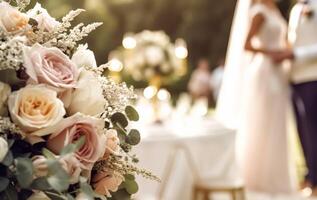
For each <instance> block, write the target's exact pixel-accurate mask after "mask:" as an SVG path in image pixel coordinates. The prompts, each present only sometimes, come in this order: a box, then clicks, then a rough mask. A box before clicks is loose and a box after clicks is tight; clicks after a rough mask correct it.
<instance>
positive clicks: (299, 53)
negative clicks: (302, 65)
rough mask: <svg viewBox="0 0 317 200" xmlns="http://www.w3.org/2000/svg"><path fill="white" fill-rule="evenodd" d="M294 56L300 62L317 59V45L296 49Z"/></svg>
mask: <svg viewBox="0 0 317 200" xmlns="http://www.w3.org/2000/svg"><path fill="white" fill-rule="evenodd" d="M294 55H295V59H296V60H297V61H299V62H305V61H309V60H314V59H317V44H311V45H308V46H302V47H297V48H295V49H294Z"/></svg>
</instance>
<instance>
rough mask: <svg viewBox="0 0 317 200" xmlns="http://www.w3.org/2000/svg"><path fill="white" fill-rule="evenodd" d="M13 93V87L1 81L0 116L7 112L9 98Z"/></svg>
mask: <svg viewBox="0 0 317 200" xmlns="http://www.w3.org/2000/svg"><path fill="white" fill-rule="evenodd" d="M10 93H11V88H10V86H9V85H8V84H5V83H3V82H0V116H4V115H6V114H7V106H6V103H7V100H8V97H9V95H10Z"/></svg>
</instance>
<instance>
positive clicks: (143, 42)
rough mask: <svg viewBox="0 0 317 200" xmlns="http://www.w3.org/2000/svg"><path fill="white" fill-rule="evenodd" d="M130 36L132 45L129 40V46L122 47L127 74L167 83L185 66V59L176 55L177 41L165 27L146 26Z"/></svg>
mask: <svg viewBox="0 0 317 200" xmlns="http://www.w3.org/2000/svg"><path fill="white" fill-rule="evenodd" d="M126 39H127V42H129V40H130V42H132V43H134V44H132V43H131V45H130V46H129V44H127V45H128V48H127V49H123V50H121V51H119V56H118V57H119V58H121V60H122V62H123V64H124V72H125V73H126V74H128V75H130V76H131V77H132V78H133V79H134V80H135V81H144V82H147V83H148V84H150V85H153V82H154V84H155V85H158V84H159V85H161V84H163V83H164V84H165V85H166V84H168V83H171V82H173V81H175V80H178V78H179V77H180V74H181V71H182V70H183V69H182V64H183V63H182V61H183V60H182V59H181V58H178V57H177V56H176V54H175V48H176V47H175V44H173V43H172V42H171V41H170V38H169V36H168V35H166V34H165V33H164V32H163V31H148V30H145V31H142V32H140V33H138V34H135V35H131V36H129V38H126ZM124 42H125V40H124V41H123V44H124ZM132 45H133V46H132ZM159 87H160V86H159Z"/></svg>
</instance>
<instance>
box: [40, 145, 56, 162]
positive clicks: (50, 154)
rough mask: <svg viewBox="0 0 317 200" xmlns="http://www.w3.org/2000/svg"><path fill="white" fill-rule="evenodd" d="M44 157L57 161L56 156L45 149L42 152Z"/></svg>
mask: <svg viewBox="0 0 317 200" xmlns="http://www.w3.org/2000/svg"><path fill="white" fill-rule="evenodd" d="M42 153H43V155H44V156H45V157H46V158H47V159H51V160H55V159H56V156H55V154H54V153H53V152H51V151H50V150H48V149H46V148H43V151H42Z"/></svg>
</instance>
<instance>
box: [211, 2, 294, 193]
mask: <svg viewBox="0 0 317 200" xmlns="http://www.w3.org/2000/svg"><path fill="white" fill-rule="evenodd" d="M286 34H287V25H286V22H285V21H284V19H283V17H282V15H281V14H280V12H279V10H278V8H277V6H276V4H275V2H274V0H257V1H255V0H254V1H253V2H251V0H240V1H239V2H238V9H237V11H236V15H235V21H234V24H233V30H232V35H231V40H230V46H229V49H228V56H227V63H226V67H227V69H226V71H225V75H224V76H225V79H224V82H223V86H222V90H221V93H220V97H219V101H218V105H217V112H216V113H217V116H218V119H219V120H221V121H222V122H223V123H224V124H225V125H227V126H228V127H230V128H235V129H237V130H238V145H237V146H238V151H239V152H238V153H239V155H238V157H239V162H240V166H241V170H242V175H243V178H244V181H245V185H246V188H247V189H250V190H253V191H259V192H266V193H271V194H274V193H290V192H292V191H293V189H294V187H293V185H292V180H291V176H290V170H289V166H290V165H289V159H288V148H287V135H286V132H287V131H286V115H287V106H288V103H289V98H290V97H289V91H288V83H287V77H286V73H285V72H284V70H283V66H282V65H281V64H276V63H274V62H273V59H272V58H273V57H274V56H276V55H277V54H278V53H279V52H280V51H282V50H285V49H286V48H287V42H286ZM243 36H245V37H243ZM238 97H240V98H238Z"/></svg>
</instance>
